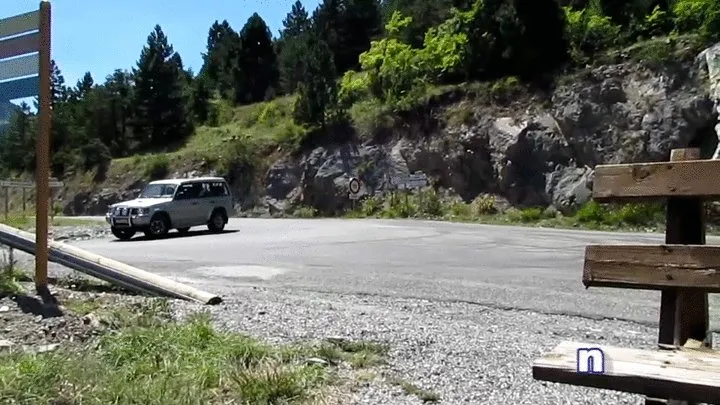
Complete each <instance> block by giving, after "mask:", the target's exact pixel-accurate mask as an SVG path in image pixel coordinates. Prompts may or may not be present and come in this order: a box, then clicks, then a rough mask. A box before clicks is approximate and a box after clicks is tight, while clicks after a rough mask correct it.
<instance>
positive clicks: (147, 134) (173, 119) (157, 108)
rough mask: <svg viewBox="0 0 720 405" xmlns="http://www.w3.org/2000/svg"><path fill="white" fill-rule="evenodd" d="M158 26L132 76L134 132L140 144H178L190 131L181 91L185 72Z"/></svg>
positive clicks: (185, 105)
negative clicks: (133, 86)
mask: <svg viewBox="0 0 720 405" xmlns="http://www.w3.org/2000/svg"><path fill="white" fill-rule="evenodd" d="M177 61H178V59H177V57H175V50H174V49H173V47H172V45H170V44H169V43H168V39H167V37H166V36H165V33H163V31H162V28H161V27H160V26H159V25H156V26H155V29H154V30H153V32H152V33H151V34H150V35H149V36H148V39H147V45H146V46H145V47H144V48H143V50H142V52H141V53H140V59H139V60H138V62H137V67H136V68H135V69H133V73H134V77H135V92H134V104H135V111H134V114H133V115H134V117H133V118H134V120H133V133H134V136H135V137H136V138H137V139H136V141H138V142H140V144H141V145H148V146H155V147H157V146H161V145H166V144H168V143H173V142H177V141H179V140H181V139H184V138H185V137H187V136H188V135H189V134H190V132H191V131H192V127H191V122H190V121H189V119H188V114H187V101H188V100H187V98H186V95H185V92H184V89H183V84H184V83H183V82H184V77H183V75H184V73H183V72H182V71H181V70H180V69H179V67H178V63H177Z"/></svg>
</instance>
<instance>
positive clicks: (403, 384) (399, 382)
mask: <svg viewBox="0 0 720 405" xmlns="http://www.w3.org/2000/svg"><path fill="white" fill-rule="evenodd" d="M387 381H388V383H390V384H392V385H395V386H398V387H400V388H401V389H402V390H403V392H405V394H407V395H413V396H416V397H417V398H418V399H420V400H421V401H423V402H425V403H435V402H439V401H440V400H441V399H442V398H441V397H440V395H439V394H437V393H435V392H432V391H428V390H425V389H422V388H420V387H418V386H417V385H415V384H413V383H411V382H409V381H407V380H404V379H402V378H398V377H390V378H388V379H387Z"/></svg>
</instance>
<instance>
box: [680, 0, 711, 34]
mask: <svg viewBox="0 0 720 405" xmlns="http://www.w3.org/2000/svg"><path fill="white" fill-rule="evenodd" d="M673 14H674V15H675V27H676V28H677V30H678V31H679V32H696V31H699V33H700V35H702V37H703V39H705V40H706V41H717V40H720V3H718V1H717V0H677V1H676V2H675V4H674V5H673Z"/></svg>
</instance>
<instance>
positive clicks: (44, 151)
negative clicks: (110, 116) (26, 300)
mask: <svg viewBox="0 0 720 405" xmlns="http://www.w3.org/2000/svg"><path fill="white" fill-rule="evenodd" d="M50 27H51V8H50V2H49V1H42V2H40V49H39V50H40V94H39V99H40V109H39V110H40V111H39V119H40V133H39V134H38V137H37V141H36V143H35V147H36V151H35V154H36V157H35V160H36V162H35V163H36V170H35V177H36V178H35V183H36V189H35V212H36V213H35V249H36V251H35V289H36V290H37V292H38V294H39V295H46V294H47V292H48V289H47V268H48V199H49V198H50V190H49V189H50V183H49V182H50V127H51V125H52V122H51V119H52V116H51V114H52V110H51V108H52V89H51V83H50V64H51V62H50V50H51V41H50V36H51V35H50Z"/></svg>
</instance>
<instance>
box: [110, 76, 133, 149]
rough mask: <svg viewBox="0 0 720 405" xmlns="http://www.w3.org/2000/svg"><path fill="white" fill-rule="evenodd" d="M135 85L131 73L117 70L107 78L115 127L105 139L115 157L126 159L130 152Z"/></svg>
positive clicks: (112, 120)
mask: <svg viewBox="0 0 720 405" xmlns="http://www.w3.org/2000/svg"><path fill="white" fill-rule="evenodd" d="M133 84H134V79H133V76H132V74H131V73H129V72H127V71H123V70H120V69H117V70H115V72H113V74H112V75H109V76H108V77H106V78H105V84H104V85H103V88H104V91H105V92H106V95H107V97H108V99H107V102H108V109H109V114H110V117H109V119H110V122H112V126H113V128H112V130H111V131H110V132H109V133H108V134H107V135H105V137H104V138H103V139H104V142H105V144H106V145H108V147H109V148H110V151H111V153H112V155H113V156H120V157H124V156H127V155H128V153H129V152H130V150H129V146H130V144H129V141H130V138H131V136H132V134H131V125H132V119H133V116H132V114H133V106H134V104H133Z"/></svg>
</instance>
